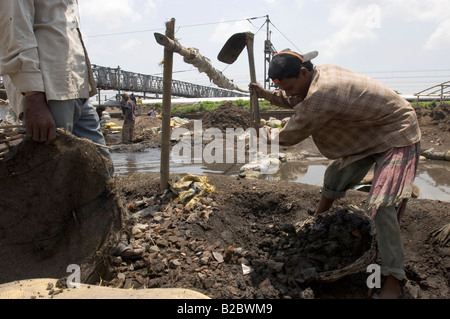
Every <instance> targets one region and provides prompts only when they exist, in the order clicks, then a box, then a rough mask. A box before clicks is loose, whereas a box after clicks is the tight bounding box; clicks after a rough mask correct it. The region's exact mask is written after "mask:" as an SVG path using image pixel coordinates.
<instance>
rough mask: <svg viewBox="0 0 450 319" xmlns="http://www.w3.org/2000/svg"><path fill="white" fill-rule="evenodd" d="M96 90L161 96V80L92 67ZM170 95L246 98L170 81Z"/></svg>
mask: <svg viewBox="0 0 450 319" xmlns="http://www.w3.org/2000/svg"><path fill="white" fill-rule="evenodd" d="M92 71H93V73H94V78H95V80H96V81H97V88H99V89H101V90H116V91H131V92H143V93H154V94H162V92H163V78H162V77H159V76H154V75H146V74H140V73H134V72H129V71H123V70H122V69H120V67H117V68H110V67H104V66H99V65H95V64H93V65H92ZM172 95H173V96H179V97H191V98H201V97H240V96H248V95H247V94H245V93H241V92H236V91H230V90H225V89H220V88H215V87H208V86H203V85H198V84H193V83H189V82H183V81H177V80H173V81H172Z"/></svg>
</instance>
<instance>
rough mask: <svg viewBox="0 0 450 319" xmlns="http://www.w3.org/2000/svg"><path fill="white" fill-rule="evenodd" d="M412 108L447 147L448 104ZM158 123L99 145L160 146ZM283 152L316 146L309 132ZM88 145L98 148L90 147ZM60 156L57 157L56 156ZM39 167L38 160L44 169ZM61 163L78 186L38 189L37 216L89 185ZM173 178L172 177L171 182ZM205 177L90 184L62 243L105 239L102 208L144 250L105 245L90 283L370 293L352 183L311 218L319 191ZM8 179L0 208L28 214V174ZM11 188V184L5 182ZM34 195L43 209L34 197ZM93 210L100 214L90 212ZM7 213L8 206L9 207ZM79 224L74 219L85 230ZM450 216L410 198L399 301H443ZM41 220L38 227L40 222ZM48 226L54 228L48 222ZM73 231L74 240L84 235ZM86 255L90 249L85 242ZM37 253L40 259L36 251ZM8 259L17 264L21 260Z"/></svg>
mask: <svg viewBox="0 0 450 319" xmlns="http://www.w3.org/2000/svg"><path fill="white" fill-rule="evenodd" d="M241 112H242V111H241V110H239V112H238V111H234V106H233V105H231V104H228V106H227V107H222V108H219V109H218V110H216V111H215V112H211V113H209V114H207V115H205V123H206V122H207V123H208V125H211V126H214V127H219V125H220V123H223V127H222V128H227V127H242V128H245V127H246V126H245V125H246V124H247V125H248V122H245V121H246V120H245V116H243V115H241ZM234 114H236V117H235V118H233V115H234ZM242 114H244V113H242ZM418 114H419V119H420V123H421V129H422V133H423V140H422V148H423V149H432V148H433V149H435V150H436V151H439V152H442V151H445V152H446V151H448V150H450V130H449V127H450V124H449V122H448V118H449V117H448V111H447V108H446V107H441V108H440V109H437V110H435V111H433V112H429V111H423V110H418ZM150 121H151V123H150ZM158 121H159V120H157V119H150V118H149V117H145V116H140V117H138V119H137V122H136V132H135V138H136V140H135V142H136V143H135V144H133V145H126V146H124V145H122V144H120V134H119V137H118V136H117V134H111V135H107V141H108V143H109V144H110V146H111V147H112V148H113V151H124V152H130V151H141V150H144V149H145V148H147V147H159V146H160V135H158V134H156V133H152V132H153V131H152V127H153V126H154V125H159V124H160V122H158ZM241 121H243V122H241ZM146 122H148V123H146ZM236 123H238V124H236ZM119 124H120V121H119ZM91 146H92V145H91ZM91 146H90V148H92V147H91ZM82 150H83V149H82ZM82 150H81V151H80V152H78V156H80V155H81V157H78V158H84V157H82V156H84V154H85V152H83V151H82ZM280 151H282V152H284V151H288V152H305V151H306V152H308V153H311V154H314V153H315V154H318V151H317V149H316V148H315V146H314V143H313V142H312V139H310V138H309V139H307V140H305V141H303V142H302V143H300V144H298V145H295V146H293V147H290V148H283V149H280ZM95 153H96V154H97V155H98V152H95ZM49 154H50V153H49ZM51 154H53V153H51ZM56 154H64V152H63V151H62V152H59V153H56ZM86 155H87V156H88V157H89V156H90V155H89V154H87V153H86ZM319 155H320V154H319ZM92 156H94V155H92ZM58 158H60V157H59V156H54V159H55V161H57V160H58ZM42 159H44V161H43V162H42V163H39V162H36V159H35V162H32V161H31V162H30V161H29V160H23V161H21V162H19V163H18V166H17V167H16V168H15V169H13V171H19V170H20V169H21V170H22V171H24V170H27V169H29V168H30V167H28V166H27V165H28V163H35V164H36V165H33V166H32V167H33V168H36V169H35V170H33V172H34V173H35V174H37V175H36V178H35V180H34V182H33V185H31V186H32V187H31V188H30V189H32V190H33V189H36V185H38V187H43V186H42V185H43V184H45V183H49V184H50V185H51V184H52V179H51V178H50V177H52V176H54V174H53V173H52V168H54V167H55V165H52V162H50V161H49V160H48V158H46V157H45V156H42ZM62 162H64V161H62ZM58 163H61V161H60V162H58ZM86 163H90V161H89V159H85V160H83V161H82V164H83V165H79V169H81V168H83V169H89V168H90V166H89V165H86ZM4 164H5V165H6V163H4ZM40 164H42V166H39V165H40ZM44 164H45V166H44ZM66 164H67V165H70V163H66ZM103 164H104V163H103V162H100V163H99V165H103ZM21 165H22V166H21ZM39 167H42V172H41V174H39ZM44 168H45V170H44ZM65 170H66V171H70V172H71V174H75V175H74V176H73V177H72V178H73V180H74V181H77V183H73V182H71V181H70V180H68V181H67V180H66V181H64V183H65V184H64V185H62V186H61V190H52V191H51V192H50V193H49V194H46V196H47V197H45V196H43V195H41V197H43V198H46V201H43V202H42V203H43V204H45V205H47V206H42V207H41V208H42V214H43V216H44V217H51V214H48V212H52V209H54V206H53V207H51V206H50V205H52V204H53V205H54V201H53V202H52V200H51V198H50V197H48V195H54V196H57V195H58V196H60V197H62V196H63V193H62V192H61V191H62V190H65V191H69V190H71V189H74V187H75V189H76V188H77V187H78V188H80V187H84V186H82V185H86V181H85V180H84V181H83V178H82V177H83V176H89V175H88V173H82V172H81V171H80V170H78V169H74V168H69V169H67V168H66V169H65ZM94 170H102V168H98V169H94ZM4 171H7V172H8V173H5V175H2V176H8V178H10V179H11V180H12V178H13V177H12V176H10V175H11V172H12V171H11V169H9V168H8V167H5V168H4ZM103 171H104V170H103ZM13 173H14V172H13ZM186 173H189V172H186ZM2 176H0V177H2ZM24 176H25V175H24ZM70 176H72V175H70ZM19 177H20V176H19ZM177 177H178V176H175V175H171V181H174V180H175V179H176V178H177ZM206 177H207V178H208V179H207V181H204V182H203V183H202V182H199V183H197V184H195V185H194V184H190V185H186V186H187V187H186V189H185V190H186V191H188V192H189V191H192V190H194V187H195V191H196V192H192V193H191V194H189V193H183V194H184V195H186V194H187V195H186V197H184V199H185V200H183V201H181V200H179V199H178V196H179V193H178V191H179V190H177V189H173V190H161V186H160V175H159V174H158V173H142V174H129V175H124V176H116V177H115V178H114V180H113V182H114V189H113V190H111V188H110V187H111V185H110V184H109V182H110V180H108V181H109V182H108V183H107V184H106V185H103V186H101V187H94V188H96V189H97V188H101V189H102V191H101V192H100V194H98V193H95V192H89V191H88V190H89V189H90V188H89V189H86V192H85V193H86V196H93V198H94V200H92V201H91V202H90V203H88V204H87V205H84V206H83V207H72V206H73V205H72V206H71V207H69V208H70V211H71V212H72V211H73V214H70V216H68V219H69V220H70V221H71V223H70V225H69V226H70V227H69V228H67V229H70V230H71V232H70V233H67V234H66V235H67V236H69V238H70V239H76V238H77V236H78V237H85V236H87V237H88V238H96V237H97V240H98V241H101V243H98V242H96V244H98V245H103V246H104V244H105V241H106V239H105V241H103V240H102V239H104V238H105V237H107V236H103V235H102V234H104V232H105V230H106V231H107V230H108V229H112V230H114V232H115V231H116V230H117V224H115V225H112V224H109V223H108V222H109V219H108V216H114V218H115V219H114V221H116V220H118V219H120V218H121V216H120V215H121V213H123V214H125V215H126V216H125V220H124V225H123V226H124V229H123V231H124V235H125V237H126V238H127V240H128V242H129V243H130V244H131V245H132V246H134V247H140V248H143V249H144V250H145V252H144V254H143V256H141V257H139V258H135V259H129V258H128V259H127V258H122V257H119V256H113V255H111V254H106V253H105V254H104V256H105V258H104V259H102V261H101V265H102V266H104V267H105V268H103V269H102V271H101V276H100V277H99V279H98V280H97V281H96V282H92V281H90V282H89V283H94V284H98V285H102V286H109V287H116V288H123V289H131V288H132V289H143V288H168V287H171V288H187V289H192V290H196V291H199V292H201V293H203V294H205V295H207V296H209V297H212V298H223V299H255V298H270V299H305V298H308V299H311V298H316V299H334V298H340V299H342V298H345V299H349V298H356V299H366V298H370V297H371V294H372V293H373V290H371V289H369V288H368V287H367V278H368V276H369V275H370V273H368V272H367V271H366V269H367V268H366V267H367V266H368V265H369V264H372V263H376V264H380V261H379V259H378V256H376V255H371V254H368V252H371V249H372V248H373V247H374V246H373V245H372V244H373V237H371V235H370V233H369V229H370V224H369V222H368V219H367V217H366V216H365V215H364V214H363V213H361V211H360V207H362V206H363V204H364V202H365V200H366V197H367V193H363V192H359V191H353V190H352V191H349V192H348V193H347V196H346V197H345V198H343V199H341V200H339V201H337V202H336V203H335V205H334V207H333V208H332V209H331V210H330V212H329V213H328V214H326V215H323V216H321V217H320V218H317V219H315V220H311V219H310V218H311V212H312V211H314V210H315V209H316V207H317V205H318V202H319V199H320V187H318V186H312V185H306V184H300V183H293V182H285V181H283V182H280V181H269V180H260V179H247V178H244V179H242V178H239V177H230V176H222V175H207V176H206ZM22 178H23V176H22ZM39 178H40V179H39ZM39 180H40V181H42V184H40V183H39ZM102 180H103V181H104V179H100V182H101V181H102ZM44 182H45V183H44ZM11 185H13V186H14V185H15V186H16V187H15V188H14V189H15V191H14V193H12V192H11V191H8V192H5V191H4V192H3V195H4V197H5V200H4V202H5V203H8V204H7V205H8V207H5V208H4V209H3V211H6V210H11V207H14V205H15V204H14V203H20V205H22V206H21V207H24V208H23V209H21V211H27V209H26V207H27V205H28V206H29V205H30V204H29V203H28V202H24V201H23V198H24V197H23V190H22V189H20V187H17V185H21V186H22V187H25V186H27V185H30V184H29V183H28V184H27V183H26V180H25V181H21V182H20V183H16V184H14V183H13V182H11ZM13 186H11V187H10V188H11V189H13ZM87 186H89V185H87ZM90 186H92V187H93V186H94V184H93V185H90ZM8 189H9V188H8ZM201 190H208V191H206V192H205V193H202V195H201V196H194V195H195V194H196V193H201ZM103 191H104V192H103ZM74 192H75V190H74ZM36 194H37V193H36ZM36 194H35V195H36ZM64 194H65V193H64ZM83 194H84V193H83ZM29 195H30V194H29ZM31 195H33V194H31ZM64 197H65V198H70V197H71V195H70V194H68V195H67V194H66V195H64ZM186 198H187V199H188V200H186ZM108 199H112V200H111V201H107V205H105V204H104V203H105V202H104V201H105V200H108ZM59 202H61V201H59ZM33 203H34V204H33V205H37V206H36V207H39V203H40V202H39V201H35V202H33ZM68 204H70V202H67V203H66V202H61V205H63V206H64V205H68ZM45 207H47V208H45ZM119 208H120V212H119V211H118V210H119ZM96 209H98V210H99V212H100V214H98V215H96V214H92V212H94V213H95V211H96ZM29 211H32V210H29ZM11 212H12V213H14V211H13V210H11ZM46 212H47V213H46ZM108 214H109V215H108ZM352 214H353V215H352ZM5 216H6V215H5ZM83 216H85V217H86V216H89V217H90V218H93V219H90V218H83ZM99 219H100V220H99ZM11 220H12V221H15V219H14V218H12V219H6V220H5V221H4V224H7V223H8V222H11ZM50 220H51V219H50ZM78 222H81V228H79V227H80V225H79V224H77V223H78ZM449 223H450V200H449V201H445V202H444V201H435V200H423V199H411V200H410V201H409V204H408V208H407V210H406V213H405V215H404V219H403V222H402V224H401V230H402V235H403V241H404V247H405V255H406V261H405V262H406V264H405V270H406V274H407V277H408V281H407V282H406V284H405V289H404V298H415V299H449V298H450V275H449V271H450V245H449V243H448V241H447V242H444V241H441V240H437V237H435V236H434V232H435V231H436V230H438V229H440V228H441V227H443V226H444V225H446V224H449ZM37 224H39V225H40V226H42V227H44V228H45V226H46V225H42V223H37ZM49 225H50V226H51V224H49ZM97 225H101V226H102V227H101V228H102V231H100V232H99V231H98V227H97ZM77 227H78V228H77ZM83 227H84V228H83ZM77 230H78V232H77ZM84 230H86V231H84ZM72 231H73V233H72ZM112 233H113V232H111V233H110V234H109V235H111V234H112ZM3 234H5V232H1V233H0V242H1V241H4V240H5V238H4V237H2V235H3ZM50 234H54V232H53V229H52V232H51V233H50ZM77 234H78V235H77ZM96 234H97V235H96ZM99 234H100V235H99ZM18 235H20V234H18ZM22 235H23V234H22ZM72 236H73V237H72ZM99 237H102V238H99ZM79 239H80V241H81V240H82V239H83V238H79ZM51 244H55V245H56V247H57V248H58V249H59V250H61V249H62V248H64V246H63V245H59V246H58V241H57V240H55V239H52V240H51ZM69 244H71V245H72V246H71V247H72V248H73V247H76V244H77V241H73V242H69ZM32 248H33V249H34V250H33V253H36V247H32ZM37 248H39V247H37ZM44 248H45V247H44ZM375 249H376V247H375ZM89 251H92V247H91V248H90V250H89ZM94 251H95V250H94ZM102 251H103V252H104V251H107V249H106V248H105V249H102ZM375 252H376V250H375ZM4 253H5V251H3V252H2V253H1V254H4ZM6 253H8V254H9V256H10V259H11V260H14V258H15V257H16V256H15V255H14V254H13V251H12V250H11V251H9V250H6ZM1 254H0V255H1ZM22 255H25V253H24V254H22ZM3 256H4V255H2V258H3ZM39 256H40V257H45V256H42V254H41V255H39ZM88 257H91V256H88ZM92 258H95V256H94V257H92ZM61 260H62V259H60V264H59V266H61V267H62V266H63V265H62V264H61V263H64V265H65V266H67V262H66V261H65V260H64V262H62V261H61ZM29 261H30V260H28V262H29ZM15 263H16V264H17V265H20V264H21V260H16V261H15ZM74 263H78V261H76V262H74ZM361 264H362V265H363V266H364V267H361ZM30 265H31V266H33V265H37V266H36V267H34V268H35V269H39V268H40V267H38V266H39V264H32V263H30ZM31 266H30V267H31ZM356 266H357V267H356ZM6 267H9V269H11V265H5V266H4V267H3V268H4V269H7V268H6ZM61 267H60V269H58V271H59V272H65V271H66V269H65V268H64V269H62V268H61ZM31 268H32V267H31ZM41 268H42V267H41ZM44 270H45V269H44ZM44 270H43V271H44ZM99 271H100V270H98V272H99ZM14 273H15V272H14V271H13V270H10V271H3V274H6V275H8V274H14ZM55 273H56V272H55ZM96 273H97V272H96ZM330 273H331V274H330ZM325 274H328V276H324V275H325ZM18 275H20V273H19V274H18ZM41 275H47V274H42V273H41V274H39V276H41ZM17 279H18V278H17ZM90 280H92V278H90Z"/></svg>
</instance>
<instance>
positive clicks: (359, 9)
mask: <svg viewBox="0 0 450 319" xmlns="http://www.w3.org/2000/svg"><path fill="white" fill-rule="evenodd" d="M358 3H359V2H357V1H343V2H339V3H337V4H336V5H332V6H330V16H329V19H328V23H329V24H331V25H332V26H333V27H334V28H335V29H337V31H335V32H334V33H332V34H331V37H330V38H328V39H324V40H321V41H318V42H317V44H316V46H317V47H318V48H319V49H320V51H321V52H324V54H323V55H324V56H325V57H326V58H332V57H335V56H337V55H339V54H341V53H344V52H348V51H350V50H352V49H354V48H357V47H358V46H360V45H361V44H363V43H365V42H367V41H373V40H375V39H376V38H377V35H376V30H377V28H378V23H379V21H380V18H379V16H378V14H379V10H376V9H377V7H376V6H373V5H365V6H359V5H358Z"/></svg>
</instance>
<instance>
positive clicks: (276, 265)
mask: <svg viewBox="0 0 450 319" xmlns="http://www.w3.org/2000/svg"><path fill="white" fill-rule="evenodd" d="M283 267H284V263H282V262H277V261H273V260H269V262H268V263H267V268H269V270H270V271H271V272H273V273H277V272H281V271H282V270H283Z"/></svg>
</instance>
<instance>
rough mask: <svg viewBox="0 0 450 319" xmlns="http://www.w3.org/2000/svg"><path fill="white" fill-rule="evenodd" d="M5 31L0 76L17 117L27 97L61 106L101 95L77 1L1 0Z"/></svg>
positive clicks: (0, 24) (1, 34) (0, 39)
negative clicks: (26, 94) (29, 94)
mask: <svg viewBox="0 0 450 319" xmlns="http://www.w3.org/2000/svg"><path fill="white" fill-rule="evenodd" d="M0 30H1V32H0V75H2V76H3V77H4V82H5V87H6V90H7V94H8V98H9V99H10V100H11V104H12V105H13V107H14V109H15V110H16V112H17V114H20V112H21V111H22V110H23V101H21V100H23V98H22V93H24V92H29V91H39V92H45V94H46V97H47V100H59V101H61V100H70V99H77V98H86V99H87V98H89V97H90V96H93V95H95V94H96V85H95V81H94V78H93V75H92V70H91V66H90V62H89V59H88V56H87V53H86V50H85V47H84V44H83V40H82V37H81V32H80V30H79V13H78V3H77V1H76V0H20V1H17V0H14V1H11V0H2V1H0Z"/></svg>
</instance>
